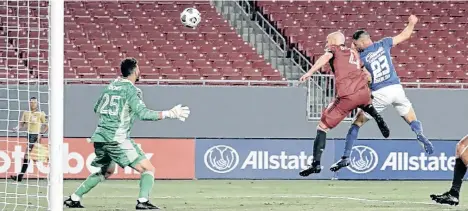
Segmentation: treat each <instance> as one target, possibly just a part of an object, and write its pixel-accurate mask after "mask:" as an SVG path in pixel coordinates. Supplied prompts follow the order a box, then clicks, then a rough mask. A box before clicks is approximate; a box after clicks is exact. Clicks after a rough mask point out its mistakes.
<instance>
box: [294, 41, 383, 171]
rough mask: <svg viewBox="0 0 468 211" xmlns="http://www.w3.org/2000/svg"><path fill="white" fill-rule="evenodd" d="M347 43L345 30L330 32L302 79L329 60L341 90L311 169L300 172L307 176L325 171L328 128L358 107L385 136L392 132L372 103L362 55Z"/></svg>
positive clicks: (324, 121)
mask: <svg viewBox="0 0 468 211" xmlns="http://www.w3.org/2000/svg"><path fill="white" fill-rule="evenodd" d="M344 43H345V36H344V34H343V33H341V32H333V33H331V34H329V35H328V36H327V49H326V50H325V53H324V54H323V55H322V56H321V57H320V58H319V59H318V60H317V61H316V62H315V64H314V66H313V67H312V68H311V69H310V70H309V72H307V73H306V74H304V75H303V76H302V77H301V79H300V81H301V82H304V81H306V80H308V78H310V77H311V76H312V74H314V73H315V72H316V71H317V70H319V69H320V68H321V67H322V66H324V65H325V64H326V63H327V62H329V63H330V66H331V68H332V71H333V73H334V75H335V86H336V90H337V95H336V99H335V100H333V102H331V103H330V105H329V106H328V108H327V109H325V110H324V111H323V112H322V116H321V118H320V123H319V124H318V126H317V136H316V137H315V141H314V149H313V156H314V160H313V162H312V164H311V165H310V166H309V168H307V169H305V170H303V171H301V172H300V173H299V174H300V175H301V176H303V177H306V176H309V175H310V174H312V173H320V171H321V170H322V166H321V165H320V159H321V157H322V152H323V150H324V149H325V142H326V138H327V132H328V130H330V129H332V128H334V127H336V126H337V125H338V124H339V123H340V122H341V121H342V120H343V119H344V118H345V117H346V116H347V115H348V114H349V113H350V112H351V111H352V110H354V109H356V108H361V109H362V110H363V111H365V112H367V113H368V114H370V115H371V116H372V117H373V118H374V119H375V121H376V122H377V125H378V126H379V129H380V131H381V132H382V135H383V136H384V137H385V138H387V137H388V136H389V135H390V130H389V129H388V127H387V124H386V123H385V122H384V120H383V119H382V117H381V116H380V115H379V113H378V112H377V111H376V110H375V108H374V107H373V106H372V101H371V91H370V89H369V85H368V74H367V72H365V71H363V70H362V69H361V66H360V61H359V55H358V54H357V52H356V51H355V50H352V49H350V48H348V47H346V46H345V45H344Z"/></svg>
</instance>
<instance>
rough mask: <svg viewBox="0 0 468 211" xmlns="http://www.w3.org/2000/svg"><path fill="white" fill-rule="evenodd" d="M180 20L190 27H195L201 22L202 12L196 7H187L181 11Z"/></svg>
mask: <svg viewBox="0 0 468 211" xmlns="http://www.w3.org/2000/svg"><path fill="white" fill-rule="evenodd" d="M180 21H181V22H182V24H183V25H184V26H186V27H189V28H195V27H197V26H198V24H200V22H201V15H200V12H199V11H198V10H197V9H195V8H191V7H190V8H187V9H185V10H184V11H183V12H182V13H180Z"/></svg>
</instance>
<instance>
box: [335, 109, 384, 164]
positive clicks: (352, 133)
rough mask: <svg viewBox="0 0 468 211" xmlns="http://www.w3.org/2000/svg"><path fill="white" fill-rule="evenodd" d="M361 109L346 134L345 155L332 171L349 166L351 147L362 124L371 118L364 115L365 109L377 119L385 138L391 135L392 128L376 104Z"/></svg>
mask: <svg viewBox="0 0 468 211" xmlns="http://www.w3.org/2000/svg"><path fill="white" fill-rule="evenodd" d="M361 109H362V110H361V111H359V113H358V114H357V117H356V119H355V120H354V122H353V124H351V127H350V128H349V130H348V134H347V135H346V142H345V151H344V153H343V156H342V157H341V159H340V160H339V161H337V162H336V163H334V164H333V165H332V166H331V167H330V170H331V171H334V172H336V171H338V170H340V169H341V168H344V167H347V166H349V164H350V162H349V159H348V158H349V157H350V155H351V149H352V148H353V146H354V142H355V141H356V140H357V136H358V132H359V128H361V126H363V125H364V124H365V123H366V122H367V121H369V119H368V118H367V117H366V116H365V115H364V111H365V112H366V113H368V114H369V115H371V116H372V117H373V118H374V119H375V121H376V123H377V125H378V126H379V129H380V132H381V133H382V135H383V136H384V137H385V138H388V137H389V136H390V129H389V128H388V126H387V124H386V123H385V121H384V119H383V118H382V116H381V115H380V114H379V113H378V112H377V110H376V109H375V108H374V106H372V104H370V105H367V106H364V107H361Z"/></svg>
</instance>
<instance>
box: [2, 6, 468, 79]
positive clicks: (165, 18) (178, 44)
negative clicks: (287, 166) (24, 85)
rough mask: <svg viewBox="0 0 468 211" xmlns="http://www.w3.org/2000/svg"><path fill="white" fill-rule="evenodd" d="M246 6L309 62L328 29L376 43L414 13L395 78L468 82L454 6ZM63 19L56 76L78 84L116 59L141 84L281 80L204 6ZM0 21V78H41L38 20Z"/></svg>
mask: <svg viewBox="0 0 468 211" xmlns="http://www.w3.org/2000/svg"><path fill="white" fill-rule="evenodd" d="M8 2H9V1H1V2H0V10H1V11H0V13H2V14H18V13H19V14H24V15H26V14H29V16H32V17H34V16H37V14H39V13H40V12H41V11H40V9H35V8H34V7H24V8H29V10H28V9H20V10H19V11H17V10H16V9H15V8H11V7H7V4H8ZM251 3H254V4H255V5H256V6H257V8H258V10H259V11H260V12H262V13H263V14H264V15H265V16H266V17H267V18H268V19H269V20H271V21H272V23H274V25H275V26H276V27H277V28H278V29H279V30H280V31H281V32H282V33H283V35H284V36H285V37H287V39H288V41H289V42H290V44H291V46H292V47H297V48H298V49H299V50H300V52H303V53H304V54H305V55H306V56H308V57H309V58H311V60H312V61H313V58H314V56H317V55H318V54H320V53H322V51H323V47H324V42H325V36H326V34H327V33H329V32H331V31H334V30H337V29H340V30H343V31H344V32H345V33H346V34H347V35H348V36H350V35H351V34H352V33H353V32H354V31H355V30H356V29H359V28H365V29H367V30H368V31H370V33H371V34H372V36H373V38H374V39H379V38H382V37H383V36H384V35H385V36H392V35H395V34H396V33H398V32H399V31H400V30H401V29H403V28H404V27H405V23H406V17H407V15H408V14H409V13H414V14H416V15H418V16H419V18H420V23H419V24H418V26H417V32H416V36H414V37H413V38H412V39H411V40H410V41H409V42H406V43H404V44H402V45H401V46H398V47H396V48H395V49H394V50H393V56H394V60H395V61H396V66H397V71H399V75H400V77H401V78H402V80H403V81H405V82H449V83H452V82H454V83H461V82H463V83H466V82H468V74H467V73H468V72H467V71H465V69H466V68H467V67H468V57H467V56H465V55H466V53H467V52H468V44H466V43H467V41H468V38H467V35H468V29H467V28H466V26H468V17H467V16H466V15H465V14H466V12H467V11H468V6H467V5H466V4H465V3H463V2H364V1H336V2H335V1H328V2H324V1H314V2H308V1H276V2H274V1H256V2H251ZM21 4H25V5H27V4H28V2H27V1H24V2H21ZM32 6H34V5H32ZM191 6H194V7H196V8H197V9H198V10H200V12H201V14H202V18H203V22H202V24H201V25H200V27H198V28H197V29H196V30H193V29H189V28H185V27H183V26H182V25H181V24H180V23H179V22H180V20H179V15H180V12H181V11H182V10H183V9H184V8H186V7H191ZM20 8H21V7H20ZM42 8H45V7H42ZM284 11H286V12H284ZM42 12H45V11H42ZM65 13H66V14H65V31H66V33H65V61H64V65H65V77H66V78H77V79H83V80H82V81H80V82H81V83H99V82H96V81H87V80H88V79H95V78H114V77H116V76H117V75H118V72H119V71H118V65H119V64H118V63H119V61H120V59H121V58H123V57H135V58H137V59H138V60H139V62H140V69H141V71H142V77H143V78H144V79H174V80H178V79H190V80H195V81H196V80H198V79H213V80H219V79H220V80H267V81H284V80H285V78H284V77H283V76H281V73H280V72H279V71H278V70H276V69H274V68H273V67H272V66H271V65H270V64H269V63H266V62H265V59H264V58H263V57H262V56H261V55H259V54H257V52H256V50H255V49H253V48H252V47H251V46H250V45H249V44H248V43H246V42H244V40H242V37H241V36H240V35H239V34H237V33H236V31H235V29H234V28H232V27H231V26H230V25H229V23H228V21H226V20H225V19H224V18H223V17H222V16H221V15H220V14H219V13H217V12H216V9H215V8H214V7H213V6H212V5H210V3H209V1H178V2H165V1H160V2H138V1H134V2H117V1H103V2H97V1H89V2H86V1H67V2H66V7H65ZM31 20H33V21H31ZM252 20H253V21H255V20H254V19H252ZM1 23H2V27H1V28H0V49H1V51H0V68H2V69H5V70H7V71H0V74H2V76H3V75H5V76H6V75H9V76H11V78H16V77H17V76H18V77H19V78H28V77H29V78H30V77H40V78H43V79H46V78H47V74H43V73H47V70H48V61H47V59H46V58H47V56H48V55H47V51H42V50H45V49H47V48H48V44H47V36H48V32H47V25H48V23H47V21H44V20H40V19H36V20H35V19H29V22H28V23H26V22H24V20H23V19H17V18H15V17H14V16H11V17H8V16H2V17H1ZM4 26H8V27H4ZM37 26H41V27H37ZM30 49H38V50H30ZM6 57H8V58H9V59H8V60H5V58H6ZM22 69H24V71H18V70H22ZM12 70H14V71H12ZM327 71H328V70H325V71H324V72H327ZM179 83H182V84H183V83H187V82H183V81H181V82H177V83H176V84H179ZM194 83H195V84H196V83H198V82H194ZM238 85H242V83H241V84H238ZM266 85H268V84H266Z"/></svg>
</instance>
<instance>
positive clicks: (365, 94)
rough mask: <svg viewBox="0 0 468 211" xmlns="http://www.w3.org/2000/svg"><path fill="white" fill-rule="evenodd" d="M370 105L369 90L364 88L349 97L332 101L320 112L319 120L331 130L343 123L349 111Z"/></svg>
mask: <svg viewBox="0 0 468 211" xmlns="http://www.w3.org/2000/svg"><path fill="white" fill-rule="evenodd" d="M370 103H372V100H371V92H370V89H369V88H368V87H364V88H362V89H360V90H359V91H357V92H355V93H353V94H351V95H347V96H344V97H339V98H337V99H335V100H333V101H332V102H331V103H330V104H329V105H328V107H327V108H326V109H325V110H324V111H323V112H322V117H321V118H320V120H321V122H322V123H323V124H325V125H326V126H327V127H328V128H329V129H332V128H334V127H336V126H337V125H338V124H339V123H340V122H341V121H343V119H344V118H345V117H346V116H348V114H349V113H350V112H351V111H353V110H354V109H356V108H358V107H359V106H364V105H368V104H370Z"/></svg>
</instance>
